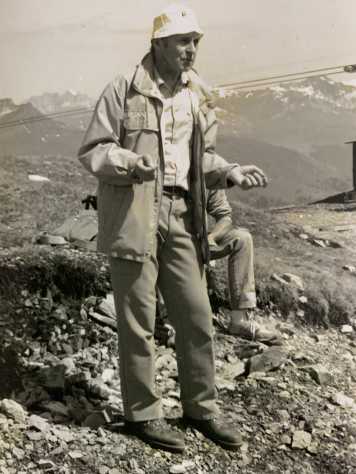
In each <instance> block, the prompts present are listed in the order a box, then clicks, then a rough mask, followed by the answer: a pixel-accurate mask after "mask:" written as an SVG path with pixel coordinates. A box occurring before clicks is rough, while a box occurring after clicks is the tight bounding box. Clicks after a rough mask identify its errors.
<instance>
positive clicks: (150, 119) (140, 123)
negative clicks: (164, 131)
mask: <svg viewBox="0 0 356 474" xmlns="http://www.w3.org/2000/svg"><path fill="white" fill-rule="evenodd" d="M123 125H124V128H125V130H128V131H129V130H152V131H156V132H158V120H157V117H156V115H155V114H153V113H151V114H147V113H146V111H135V110H132V111H129V112H128V113H127V114H126V115H125V117H124V123H123Z"/></svg>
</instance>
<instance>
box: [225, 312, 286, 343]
mask: <svg viewBox="0 0 356 474" xmlns="http://www.w3.org/2000/svg"><path fill="white" fill-rule="evenodd" d="M244 313H245V315H244V316H245V320H237V321H235V320H234V317H233V315H232V318H231V322H230V325H229V327H228V328H227V332H228V333H229V334H231V335H232V336H238V337H241V338H242V339H247V340H249V341H255V342H262V343H263V344H266V345H268V346H281V345H283V341H282V338H281V336H280V335H279V334H278V333H277V332H275V331H268V330H267V329H265V328H263V327H261V326H259V325H258V324H257V323H256V321H255V320H254V312H253V311H252V310H249V309H247V310H245V311H244Z"/></svg>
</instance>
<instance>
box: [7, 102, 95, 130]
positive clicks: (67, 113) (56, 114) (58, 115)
mask: <svg viewBox="0 0 356 474" xmlns="http://www.w3.org/2000/svg"><path fill="white" fill-rule="evenodd" d="M93 110H94V109H93V108H92V107H91V108H85V109H84V108H82V109H72V110H67V111H63V112H53V113H51V114H42V115H38V116H37V115H34V116H32V117H26V118H23V119H20V120H12V121H10V122H4V123H1V122H0V129H1V128H7V127H14V126H17V125H25V124H26V123H32V122H41V121H42V120H49V119H52V118H61V117H70V116H74V115H81V114H84V113H89V112H92V111H93Z"/></svg>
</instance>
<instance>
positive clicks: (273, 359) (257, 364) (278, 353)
mask: <svg viewBox="0 0 356 474" xmlns="http://www.w3.org/2000/svg"><path fill="white" fill-rule="evenodd" d="M286 359H287V355H286V353H285V352H284V351H282V350H281V349H278V348H276V347H271V348H270V349H267V350H266V351H264V352H262V354H257V355H254V356H253V357H251V359H250V360H249V361H248V364H247V370H248V373H251V372H270V371H271V370H276V369H278V368H279V367H280V366H281V365H282V364H284V362H285V361H286Z"/></svg>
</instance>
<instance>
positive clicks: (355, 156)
mask: <svg viewBox="0 0 356 474" xmlns="http://www.w3.org/2000/svg"><path fill="white" fill-rule="evenodd" d="M352 174H353V180H354V191H356V142H352Z"/></svg>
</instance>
